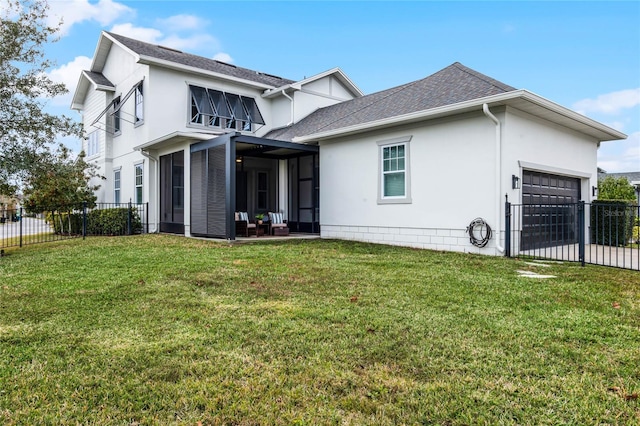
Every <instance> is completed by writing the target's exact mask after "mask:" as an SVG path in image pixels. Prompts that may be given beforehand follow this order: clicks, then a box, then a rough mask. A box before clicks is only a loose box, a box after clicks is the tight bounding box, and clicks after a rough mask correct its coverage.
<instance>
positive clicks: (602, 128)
mask: <svg viewBox="0 0 640 426" xmlns="http://www.w3.org/2000/svg"><path fill="white" fill-rule="evenodd" d="M519 99H521V100H525V101H527V102H531V103H533V104H535V105H537V106H539V107H542V108H545V109H548V110H550V111H552V112H553V113H555V114H558V115H561V116H564V117H566V118H568V119H569V120H573V121H575V122H579V123H581V124H583V125H585V126H588V128H591V129H593V131H592V132H589V133H587V134H589V135H590V136H592V137H594V138H596V139H598V141H605V140H617V139H626V137H627V135H625V134H624V133H622V132H619V131H617V130H615V129H612V128H610V127H608V126H606V125H604V124H602V123H599V122H597V121H595V120H592V119H590V118H588V117H585V116H584V115H581V114H579V113H577V112H575V111H572V110H570V109H568V108H565V107H563V106H561V105H558V104H556V103H555V102H552V101H549V100H548V99H545V98H543V97H541V96H538V95H536V94H534V93H531V92H528V91H527V90H514V91H511V92H506V93H500V94H497V95H491V96H486V97H483V98H477V99H472V100H469V101H464V102H459V103H455V104H451V105H445V106H442V107H437V108H430V109H427V110H422V111H417V112H412V113H409V114H403V115H398V116H394V117H388V118H383V119H381V120H376V121H370V122H367V123H361V124H356V125H353V126H348V127H343V128H339V129H334V130H329V131H326V132H318V133H313V134H310V135H304V136H298V137H294V138H293V139H292V141H293V142H299V143H304V142H310V141H321V140H326V139H333V138H337V137H342V136H348V135H352V134H356V133H362V132H366V131H370V130H375V129H379V128H382V127H387V126H393V125H399V124H407V123H412V122H416V121H423V120H430V119H435V118H439V117H444V116H448V115H454V114H460V113H464V112H469V111H473V110H476V109H477V108H478V107H480V108H481V107H482V105H483V104H485V103H486V104H488V105H489V106H499V105H509V103H510V101H515V100H519ZM583 132H584V131H583Z"/></svg>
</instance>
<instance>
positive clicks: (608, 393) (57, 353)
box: [0, 235, 640, 425]
mask: <svg viewBox="0 0 640 426" xmlns="http://www.w3.org/2000/svg"><path fill="white" fill-rule="evenodd" d="M5 251H6V252H7V254H8V255H7V256H5V257H2V258H0V424H4V425H24V424H29V425H30V424H100V425H105V424H118V425H129V424H131V425H138V424H140V425H148V424H162V425H164V424H184V425H198V424H202V425H208V424H212V425H214V424H237V425H254V424H282V425H289V424H354V425H360V424H376V425H385V424H387V425H396V424H435V425H468V424H491V425H494V424H535V425H543V424H550V425H557V424H620V425H633V424H640V401H639V400H638V393H640V273H638V272H633V271H628V270H618V269H613V268H606V267H595V266H587V267H585V268H581V267H580V266H579V265H576V264H568V263H566V264H552V265H551V266H550V267H547V268H544V267H541V266H537V267H536V266H530V265H528V264H526V263H525V262H524V261H520V260H512V259H504V258H492V257H484V256H474V255H462V254H454V253H439V252H433V251H425V250H412V249H407V248H398V247H387V246H380V245H370V244H360V243H352V242H338V241H325V240H314V241H286V242H274V241H272V242H267V241H266V240H265V242H260V243H256V244H238V245H233V246H230V245H228V244H222V243H214V242H209V241H201V240H195V239H186V238H182V237H172V236H159V235H145V236H135V237H120V238H108V237H106V238H100V237H97V238H88V239H87V240H85V241H83V240H71V241H61V242H55V243H50V244H40V245H35V246H28V247H24V248H21V249H9V250H5ZM518 269H530V270H535V271H537V272H540V273H543V274H553V275H556V276H557V278H554V279H549V280H534V279H530V278H524V277H520V276H519V275H518V274H517V273H516V270H518Z"/></svg>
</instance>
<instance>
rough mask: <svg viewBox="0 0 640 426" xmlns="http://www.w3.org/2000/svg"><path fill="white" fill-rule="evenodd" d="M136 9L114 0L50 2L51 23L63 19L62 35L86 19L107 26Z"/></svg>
mask: <svg viewBox="0 0 640 426" xmlns="http://www.w3.org/2000/svg"><path fill="white" fill-rule="evenodd" d="M133 14H135V11H134V10H133V9H131V8H130V7H128V6H125V5H124V4H122V3H118V2H115V1H113V0H100V1H98V2H97V3H89V0H56V1H51V2H49V17H48V19H47V23H48V24H49V25H57V24H58V22H59V21H60V20H61V19H62V21H63V24H62V26H61V27H60V35H62V36H64V35H66V34H67V33H68V32H69V31H70V29H71V27H72V26H73V25H74V24H77V23H80V22H84V21H95V22H98V23H99V24H100V25H102V26H106V25H109V24H111V23H112V22H114V21H116V20H117V19H119V18H121V17H123V16H127V15H133Z"/></svg>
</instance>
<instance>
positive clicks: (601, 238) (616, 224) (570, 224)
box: [505, 201, 640, 271]
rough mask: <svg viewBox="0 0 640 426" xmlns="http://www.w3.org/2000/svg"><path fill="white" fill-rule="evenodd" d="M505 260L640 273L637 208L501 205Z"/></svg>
mask: <svg viewBox="0 0 640 426" xmlns="http://www.w3.org/2000/svg"><path fill="white" fill-rule="evenodd" d="M505 212H506V218H505V223H506V227H505V251H506V255H507V256H510V257H516V256H526V257H531V258H536V259H550V260H559V261H572V262H580V263H582V264H583V265H584V264H585V263H590V264H595V265H605V266H614V267H618V268H625V269H634V270H639V271H640V248H639V244H640V235H639V234H640V222H639V218H640V206H637V205H629V204H628V203H626V202H615V201H614V202H609V201H606V202H601V201H594V202H593V203H591V204H589V203H584V202H579V203H574V204H511V203H509V202H508V201H507V202H506V205H505Z"/></svg>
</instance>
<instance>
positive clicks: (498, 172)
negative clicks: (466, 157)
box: [482, 104, 504, 253]
mask: <svg viewBox="0 0 640 426" xmlns="http://www.w3.org/2000/svg"><path fill="white" fill-rule="evenodd" d="M482 112H484V115H486V116H487V118H489V119H490V120H491V121H493V122H494V124H495V125H496V222H495V224H496V225H495V228H496V232H495V235H496V249H498V251H499V252H500V253H504V247H502V246H501V245H500V220H501V218H502V215H501V214H500V211H501V209H502V204H501V202H500V200H501V195H502V185H501V184H500V183H501V179H502V133H501V128H500V120H498V119H497V118H496V116H495V115H493V114H492V113H491V111H489V105H487V104H482Z"/></svg>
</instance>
